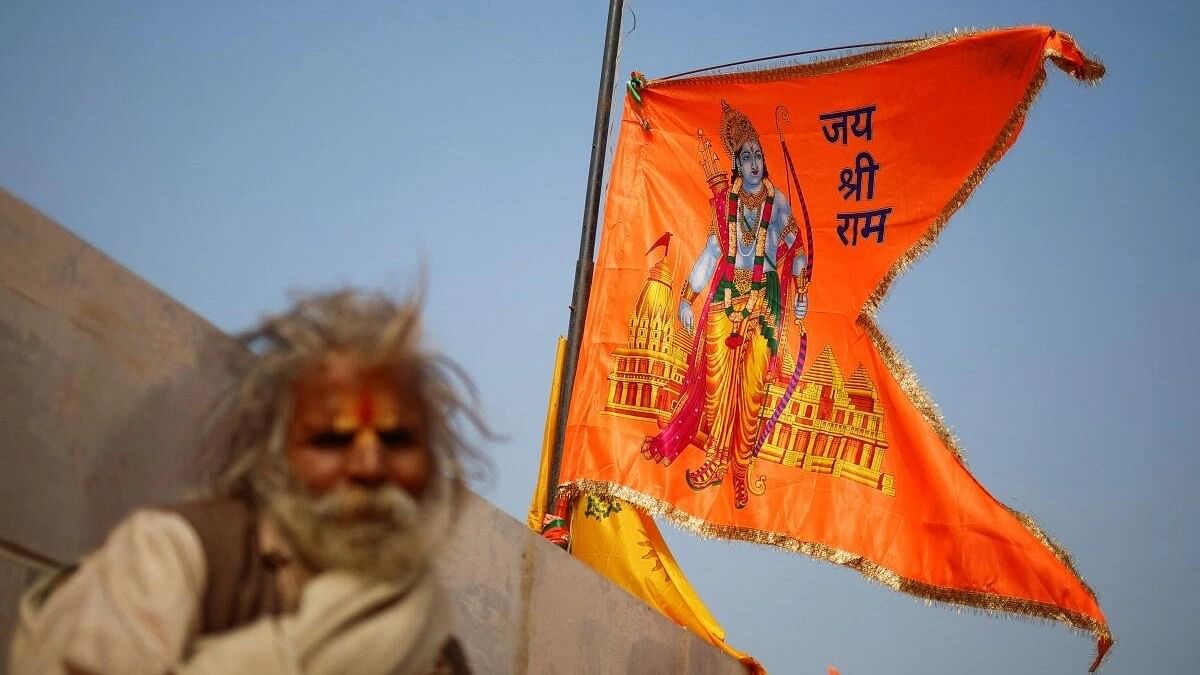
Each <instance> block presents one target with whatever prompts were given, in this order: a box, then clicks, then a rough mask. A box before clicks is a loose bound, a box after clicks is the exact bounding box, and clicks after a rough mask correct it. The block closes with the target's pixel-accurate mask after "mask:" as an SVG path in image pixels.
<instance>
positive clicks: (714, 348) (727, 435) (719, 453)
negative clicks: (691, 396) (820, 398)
mask: <svg viewBox="0 0 1200 675" xmlns="http://www.w3.org/2000/svg"><path fill="white" fill-rule="evenodd" d="M735 316H739V317H740V312H739V313H736V314H735ZM704 333H705V334H704V357H705V360H706V361H707V362H708V371H707V377H706V382H705V392H704V413H703V418H702V422H701V425H700V428H701V431H702V432H704V431H707V438H705V440H704V451H705V459H704V462H703V463H702V464H701V465H700V466H699V467H697V468H696V469H695V470H693V471H688V472H687V481H688V484H689V485H691V486H692V488H694V489H697V490H699V489H702V488H705V487H708V486H710V485H715V484H717V483H720V482H721V481H722V479H723V478H724V477H725V475H726V473H728V474H730V475H732V477H733V481H734V500H735V503H736V504H738V505H744V504H745V503H746V501H747V500H748V499H749V495H748V486H747V482H746V478H747V472H748V470H749V467H750V463H751V458H752V453H753V450H754V444H755V441H756V440H757V438H758V430H759V419H760V415H761V412H762V407H763V399H764V398H765V396H766V389H765V387H764V384H765V381H766V376H767V367H768V364H769V362H770V359H771V347H770V345H769V343H768V341H767V338H766V337H765V336H764V335H763V334H762V331H761V326H760V320H759V318H758V317H752V318H748V319H745V320H743V321H738V322H734V321H733V320H731V319H730V318H729V316H727V315H726V313H725V312H724V311H723V310H721V309H718V308H716V307H714V308H713V310H712V311H710V313H709V317H708V325H707V326H706V327H705V332H704ZM731 336H737V337H734V338H733V339H732V340H731V339H730V337H731ZM738 337H740V338H741V340H740V341H739V340H738V339H737V338H738ZM732 343H737V344H736V346H731V344H732Z"/></svg>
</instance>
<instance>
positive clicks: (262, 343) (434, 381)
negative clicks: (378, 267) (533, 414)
mask: <svg viewBox="0 0 1200 675" xmlns="http://www.w3.org/2000/svg"><path fill="white" fill-rule="evenodd" d="M240 339H241V341H242V343H243V344H245V345H246V346H247V347H248V348H249V349H250V352H251V357H250V359H249V366H248V368H246V369H244V370H243V372H242V375H241V385H240V387H239V389H238V390H237V391H236V392H234V393H233V395H232V396H231V397H230V398H229V400H227V401H226V402H225V405H224V413H223V414H222V415H220V417H222V418H223V420H222V422H221V423H219V428H220V429H221V435H222V436H223V437H224V438H223V440H218V441H217V442H216V443H217V445H218V446H220V450H219V452H220V454H221V455H224V456H223V457H220V456H218V458H217V469H218V470H217V472H216V476H215V481H214V485H213V488H214V491H215V492H216V493H217V494H218V495H223V496H234V497H239V498H243V499H249V500H254V501H257V500H258V499H260V498H262V497H265V496H266V495H265V494H264V492H270V491H272V490H276V489H283V488H284V486H285V485H286V484H287V482H288V481H289V480H290V478H289V473H288V470H287V462H286V457H285V454H284V453H285V448H286V445H287V434H288V429H289V426H290V423H291V417H292V413H293V410H292V408H293V402H292V395H291V392H292V389H291V386H292V383H293V382H294V381H295V380H296V379H297V378H298V377H300V376H302V375H305V374H307V373H310V372H312V371H313V370H315V369H317V368H319V367H321V366H322V365H323V363H324V362H325V359H326V358H327V357H328V356H329V355H330V354H332V353H349V354H353V355H355V356H356V357H357V358H358V359H360V362H361V363H362V365H363V367H364V368H370V369H375V368H384V369H388V370H390V371H391V372H392V373H393V375H394V377H395V378H396V380H397V381H398V382H399V383H401V386H404V387H407V388H408V391H409V392H410V394H411V395H412V400H413V401H414V403H415V404H416V405H417V406H419V408H420V410H419V412H420V419H421V421H422V423H423V424H424V440H425V443H426V446H427V447H428V449H429V451H430V454H431V456H432V458H433V475H432V476H431V479H430V483H429V485H430V488H432V489H433V491H434V492H435V493H437V492H443V494H434V495H427V497H430V496H431V497H436V498H439V499H447V500H448V501H450V502H451V503H457V502H458V501H459V499H460V498H461V495H462V491H463V485H464V482H463V470H464V467H466V468H468V469H471V470H472V471H476V472H477V471H483V470H486V469H487V466H486V463H485V461H484V460H483V458H482V456H481V455H480V453H479V452H478V451H477V449H476V448H475V446H474V445H473V444H472V442H471V439H470V437H469V436H468V434H467V431H468V429H467V428H466V427H471V429H470V430H471V431H473V432H474V433H475V434H477V435H479V436H482V437H484V438H490V437H492V436H493V434H492V433H491V432H490V430H489V429H488V427H487V425H486V424H485V423H484V422H483V420H482V418H481V417H480V415H479V412H478V396H477V394H476V392H475V389H474V387H473V385H472V384H471V381H470V378H469V377H468V376H467V375H466V373H465V372H464V371H463V369H462V368H461V367H459V366H458V365H457V364H455V363H454V362H453V361H452V360H450V359H449V358H448V357H446V356H444V355H442V354H439V353H437V352H436V351H432V350H429V349H427V348H426V347H425V345H424V344H423V342H422V330H421V300H420V296H419V295H417V296H413V297H409V298H406V299H396V298H393V297H391V296H389V295H387V294H385V293H381V292H368V291H358V290H341V291H336V292H333V293H324V294H312V295H304V296H300V297H299V298H298V299H296V301H295V302H294V304H293V305H292V307H291V308H290V309H288V310H287V311H286V312H284V313H282V314H277V315H274V316H268V317H266V318H265V319H263V320H262V321H261V322H260V323H259V325H258V326H256V327H255V328H253V329H252V330H250V331H247V332H246V333H243V334H242V335H241V336H240ZM225 453H228V454H225Z"/></svg>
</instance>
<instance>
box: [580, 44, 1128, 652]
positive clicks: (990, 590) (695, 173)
mask: <svg viewBox="0 0 1200 675" xmlns="http://www.w3.org/2000/svg"><path fill="white" fill-rule="evenodd" d="M1046 61H1050V62H1052V63H1054V64H1055V65H1057V66H1059V67H1060V68H1062V69H1063V70H1064V71H1066V72H1067V73H1069V74H1070V75H1072V76H1074V77H1076V78H1077V79H1079V80H1083V81H1095V80H1097V79H1099V77H1100V76H1101V75H1102V74H1103V67H1102V66H1100V65H1099V64H1098V63H1097V62H1095V61H1093V60H1091V59H1089V58H1088V57H1087V56H1086V55H1084V54H1083V52H1082V51H1081V50H1079V48H1078V47H1077V46H1076V44H1075V42H1074V41H1073V39H1072V38H1071V37H1070V36H1068V35H1066V34H1064V33H1059V32H1057V31H1055V30H1053V29H1050V28H1047V27H1029V28H1016V29H1007V30H997V31H982V32H968V33H958V34H954V35H946V36H937V37H930V38H923V39H919V40H912V41H906V42H903V43H899V44H890V45H887V46H885V47H883V48H881V49H875V50H867V51H863V52H860V53H855V54H851V55H849V56H844V57H841V58H836V59H832V60H829V61H823V62H816V63H804V64H797V65H791V66H786V67H782V68H775V69H769V70H760V71H751V72H744V73H733V74H729V73H724V74H718V75H699V76H694V77H683V78H675V79H662V80H651V81H649V82H648V83H646V84H645V85H644V86H640V87H638V88H637V89H636V90H635V93H636V96H635V95H631V96H629V97H627V98H626V102H625V110H624V113H623V117H622V122H621V127H620V136H619V139H618V142H617V150H616V155H615V157H614V160H613V168H612V174H611V179H610V187H609V192H608V198H607V202H606V206H605V216H604V230H603V236H602V238H601V241H600V247H599V254H598V257H597V260H596V271H595V274H594V276H593V283H592V289H591V297H590V300H589V312H588V317H587V322H586V325H585V327H584V331H583V338H582V342H581V345H580V357H579V360H578V362H577V370H576V374H575V377H574V383H573V386H572V390H571V401H570V407H569V412H568V415H567V422H566V436H565V441H564V453H563V457H562V468H561V474H560V476H559V481H558V482H559V484H560V485H561V488H562V490H563V491H564V492H566V493H573V494H585V493H586V494H592V495H602V496H608V497H618V498H621V499H624V500H626V501H628V502H630V503H632V504H634V505H636V506H638V507H640V508H642V509H645V510H646V511H648V512H650V513H655V514H661V515H664V516H666V517H668V518H669V519H670V520H672V521H673V522H675V523H676V524H678V525H681V526H683V527H685V528H688V529H691V530H693V531H695V532H698V533H701V534H704V535H708V536H716V537H725V538H731V539H741V540H747V541H754V542H757V543H762V544H770V545H775V546H780V547H783V548H786V549H789V550H793V551H798V552H801V553H805V554H808V555H811V556H814V557H817V558H821V559H824V560H828V561H830V562H834V563H837V564H842V565H846V566H849V567H851V568H853V569H856V570H857V571H859V572H860V573H862V574H864V575H866V576H867V577H869V578H871V579H873V580H875V581H878V582H880V583H882V584H885V585H887V586H889V587H891V588H893V589H896V590H900V591H903V592H906V593H910V594H913V595H916V596H919V597H921V598H924V599H928V600H937V601H941V602H947V603H951V604H956V605H965V606H971V607H975V608H980V609H983V610H986V611H998V612H1007V613H1011V614H1018V615H1024V616H1032V617H1037V618H1043V619H1050V620H1055V621H1062V622H1064V623H1067V624H1069V625H1071V626H1074V627H1076V628H1080V629H1083V630H1087V631H1090V632H1092V633H1093V634H1094V635H1095V636H1096V639H1097V643H1098V645H1099V646H1100V651H1101V653H1103V652H1104V651H1106V650H1107V647H1108V646H1109V645H1110V644H1111V642H1112V637H1111V633H1110V632H1109V629H1108V625H1107V622H1106V620H1105V618H1104V614H1103V612H1101V611H1100V607H1099V603H1098V601H1097V600H1096V597H1095V594H1094V593H1093V592H1092V590H1091V589H1090V588H1089V587H1088V586H1087V584H1085V583H1084V582H1083V580H1082V578H1081V577H1080V576H1079V574H1078V572H1077V571H1076V570H1075V568H1074V564H1073V562H1072V561H1071V559H1070V557H1069V556H1068V555H1067V553H1066V551H1065V550H1064V549H1062V547H1060V546H1058V545H1057V544H1055V543H1054V541H1053V540H1052V539H1050V538H1049V537H1048V536H1047V535H1046V534H1045V533H1044V532H1043V530H1042V529H1041V528H1040V527H1039V526H1037V524H1036V523H1035V522H1034V521H1033V520H1032V519H1031V518H1029V517H1027V516H1025V515H1023V514H1020V513H1019V512H1017V511H1014V510H1012V509H1010V508H1009V507H1008V506H1006V505H1005V504H1003V503H1001V502H1000V501H999V500H997V499H996V498H995V497H993V496H992V495H991V494H989V493H988V492H987V491H986V490H985V489H984V487H983V486H982V485H981V484H980V483H979V481H978V480H976V479H975V478H974V476H972V475H971V474H970V472H969V471H968V470H967V467H966V465H965V463H964V462H963V460H962V454H961V450H960V449H959V447H958V445H957V442H956V440H955V439H954V436H953V435H952V434H951V433H950V431H949V429H948V427H947V426H946V424H945V423H944V422H943V421H942V419H941V416H940V414H939V413H938V411H937V408H936V406H935V405H934V404H933V403H932V401H931V400H930V397H929V395H928V394H927V393H926V392H925V391H924V389H923V388H922V387H921V385H920V382H919V380H918V378H917V377H916V375H915V373H913V372H912V370H911V369H910V368H909V367H908V365H907V364H906V363H905V362H904V360H903V359H902V358H901V357H900V355H899V353H898V351H897V350H896V349H895V347H893V346H892V345H891V343H890V342H889V341H888V340H887V339H886V337H885V336H884V334H883V331H882V330H881V329H880V327H879V326H878V324H877V323H876V312H877V310H878V308H879V306H880V304H881V303H882V301H883V299H884V297H885V296H886V294H887V292H888V290H889V289H890V288H891V285H892V283H893V282H894V281H895V279H896V278H897V277H898V276H899V275H900V274H901V273H902V272H903V271H904V270H905V269H907V268H908V267H909V266H910V265H911V264H913V262H914V261H916V260H917V259H918V258H919V257H920V256H921V255H922V254H924V253H925V252H926V251H928V250H929V249H930V247H931V246H932V245H933V243H934V242H935V241H936V239H937V236H938V234H939V233H940V232H941V231H942V230H943V228H944V227H945V226H946V224H947V222H949V220H950V218H951V216H952V215H953V214H954V213H955V212H956V211H957V210H958V209H959V208H960V207H961V206H962V204H963V203H964V202H965V201H966V200H967V198H968V197H969V196H970V195H971V193H972V192H973V191H974V190H975V189H976V188H977V187H978V186H979V185H980V183H981V182H982V180H983V178H984V176H985V175H986V174H987V172H988V170H989V169H990V168H991V167H992V166H993V165H994V164H995V163H996V162H997V161H999V160H1000V158H1001V157H1003V155H1004V154H1005V153H1006V152H1007V151H1008V150H1009V148H1010V147H1011V146H1012V144H1013V142H1014V141H1015V140H1016V137H1017V135H1018V134H1019V132H1020V130H1021V127H1022V125H1023V124H1024V121H1025V115H1026V113H1027V111H1028V110H1029V107H1030V106H1031V104H1032V102H1033V100H1034V99H1035V98H1036V96H1037V94H1038V92H1039V91H1040V89H1041V86H1042V84H1043V83H1044V81H1045V79H1046V75H1045V69H1044V63H1045V62H1046ZM714 146H716V147H717V148H719V149H714ZM722 151H723V152H722ZM768 167H770V171H768ZM1047 170H1053V168H1052V167H1048V169H1047ZM984 236H986V232H985V233H984ZM951 283H952V282H951ZM981 301H986V299H981ZM810 345H811V349H810ZM810 352H811V354H810Z"/></svg>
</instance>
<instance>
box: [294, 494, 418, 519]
mask: <svg viewBox="0 0 1200 675" xmlns="http://www.w3.org/2000/svg"><path fill="white" fill-rule="evenodd" d="M311 504H312V513H313V514H314V515H316V516H317V517H319V518H321V519H322V520H326V521H335V522H355V521H385V522H386V521H404V520H407V519H408V517H410V516H411V514H412V513H413V511H414V509H415V508H416V502H415V500H414V499H413V498H412V496H410V495H409V494H408V493H407V492H405V491H404V490H402V489H400V488H399V487H396V486H394V485H385V486H381V487H378V488H363V487H348V488H342V489H339V490H336V491H334V492H331V493H329V494H326V495H322V496H319V497H313V498H312V501H311Z"/></svg>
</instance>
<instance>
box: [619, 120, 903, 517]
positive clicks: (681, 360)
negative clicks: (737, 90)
mask: <svg viewBox="0 0 1200 675" xmlns="http://www.w3.org/2000/svg"><path fill="white" fill-rule="evenodd" d="M721 108H722V115H721V126H720V134H721V140H722V142H723V144H724V146H725V151H726V152H727V153H728V156H729V158H730V162H731V165H732V167H733V168H732V171H731V172H730V173H728V174H727V173H726V172H725V170H724V169H723V168H721V164H720V161H719V159H718V158H717V156H716V155H715V153H714V152H713V151H712V143H711V142H710V141H709V140H708V139H707V138H706V137H705V136H704V134H703V132H699V133H698V134H697V137H698V140H699V151H700V155H701V166H702V168H703V169H704V172H705V177H706V178H707V182H708V187H709V189H710V191H711V194H712V198H711V200H710V205H711V215H712V223H711V227H710V231H709V236H708V238H707V240H706V242H705V247H704V249H702V250H701V251H700V253H699V255H698V256H697V258H696V260H695V262H694V263H693V265H692V267H691V272H690V274H689V275H688V276H687V278H686V279H684V280H682V284H681V292H680V296H679V297H678V299H676V298H677V296H676V295H674V293H673V292H672V287H673V286H674V281H673V278H672V269H671V265H670V261H669V256H667V255H664V256H663V257H662V258H661V259H660V260H659V261H658V263H656V264H655V265H654V266H653V267H652V268H651V269H650V272H649V274H648V277H647V279H646V283H645V285H644V286H643V287H642V290H641V293H640V294H639V296H638V298H637V300H636V302H635V303H634V306H633V311H632V312H631V313H630V316H629V340H628V342H627V344H626V345H624V346H622V347H617V348H616V349H614V350H613V367H612V371H611V372H610V374H609V393H608V401H607V403H606V405H605V412H607V413H608V414H612V415H617V416H621V417H629V418H635V419H644V420H652V421H654V422H655V423H657V424H658V426H659V427H660V431H659V433H658V434H656V435H654V436H652V437H648V438H646V440H645V442H644V443H643V444H642V454H643V455H644V456H645V457H646V458H647V459H649V460H652V461H657V462H661V463H663V464H664V465H670V464H671V463H673V462H674V461H675V460H676V459H677V458H678V457H679V455H680V454H681V453H682V452H683V451H684V450H685V449H686V448H687V447H689V446H693V447H695V448H697V449H699V450H701V451H702V452H703V459H701V460H700V461H699V462H698V463H697V464H695V465H694V466H692V467H689V468H688V469H686V470H685V471H684V476H683V478H684V480H686V481H687V484H688V485H689V486H690V487H691V488H692V489H694V490H704V489H707V488H710V487H713V486H716V485H719V484H721V483H722V482H724V481H725V480H730V481H732V486H733V493H734V505H735V506H736V507H737V508H744V507H745V506H746V505H747V504H748V503H749V499H750V497H751V495H761V494H763V492H764V490H765V483H764V481H763V479H762V477H761V476H760V477H758V478H757V479H755V478H754V477H753V475H752V474H753V473H754V471H753V469H754V464H755V462H756V461H757V460H758V459H764V460H766V461H769V462H774V463H777V464H781V465H784V466H789V467H795V468H797V469H801V470H805V471H811V472H815V473H824V474H830V475H832V476H834V477H840V478H845V479H848V480H851V481H854V482H856V483H860V484H862V485H864V486H867V487H870V488H874V489H876V490H879V491H881V492H883V493H884V494H888V495H893V494H895V487H894V477H893V476H891V475H890V474H886V473H884V472H883V467H882V465H883V458H884V454H885V451H886V449H887V445H888V444H887V440H886V438H885V437H884V431H883V408H882V404H881V402H880V401H879V399H878V394H877V392H876V388H875V385H874V383H872V382H871V381H870V378H869V377H868V376H867V373H866V370H865V369H864V368H863V367H862V365H861V364H859V365H858V367H857V368H856V369H855V371H854V373H853V374H852V376H851V377H850V378H849V379H846V378H844V377H843V375H842V370H841V367H840V365H839V364H838V363H837V359H836V358H834V356H833V353H832V351H831V350H830V348H829V346H828V345H826V346H824V348H822V349H821V351H820V354H819V355H818V356H817V359H816V361H815V362H814V363H812V364H811V366H812V367H811V368H809V369H808V370H807V371H806V372H805V375H804V378H803V379H801V378H800V375H801V371H803V370H804V352H805V349H806V345H807V338H806V337H805V335H804V332H805V328H804V321H803V320H804V318H805V316H806V314H807V309H808V288H809V283H810V279H811V265H810V262H811V260H812V251H811V249H810V248H809V246H808V245H806V240H807V239H808V238H810V237H811V234H809V235H807V236H806V235H805V234H804V232H807V228H805V231H804V232H802V231H801V229H800V228H799V227H798V226H797V222H796V218H795V217H794V216H793V212H792V205H791V204H790V202H789V200H788V197H787V195H786V194H785V192H784V191H783V190H780V189H778V188H777V187H776V185H775V184H774V183H773V182H772V181H771V180H770V178H769V177H768V171H767V167H766V162H765V160H764V157H763V153H762V142H761V140H760V138H759V135H758V132H757V130H756V129H755V127H754V125H753V124H752V123H751V122H750V120H749V119H748V118H747V117H746V116H745V115H744V114H743V113H741V112H740V111H738V110H737V109H735V108H733V107H732V106H730V105H729V104H728V103H727V102H725V101H722V102H721ZM797 189H798V186H797ZM801 199H802V196H801ZM670 239H671V234H670V233H667V234H665V235H663V237H662V238H661V239H659V241H658V242H656V243H655V245H654V246H652V247H651V249H650V250H649V251H647V255H650V254H651V253H653V252H654V251H655V250H656V249H658V248H660V247H665V248H666V249H667V250H668V251H669V248H670ZM697 300H702V301H701V302H697ZM789 331H796V333H797V334H798V335H799V336H800V342H799V344H800V348H799V353H798V354H795V355H794V354H792V353H791V352H790V350H789V342H788V340H789V338H788V334H789ZM797 357H798V358H799V362H797Z"/></svg>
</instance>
